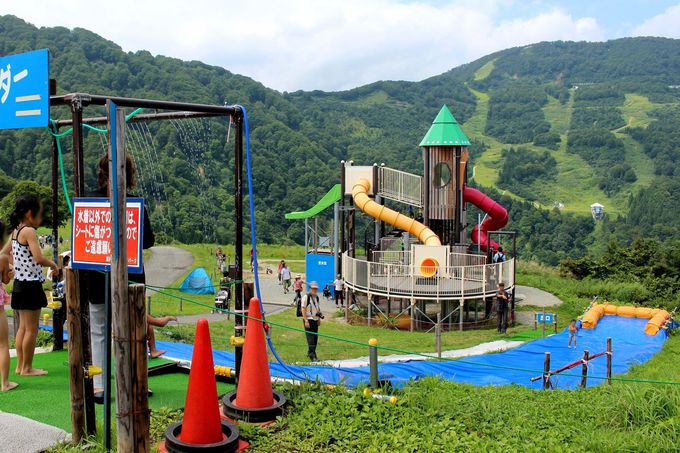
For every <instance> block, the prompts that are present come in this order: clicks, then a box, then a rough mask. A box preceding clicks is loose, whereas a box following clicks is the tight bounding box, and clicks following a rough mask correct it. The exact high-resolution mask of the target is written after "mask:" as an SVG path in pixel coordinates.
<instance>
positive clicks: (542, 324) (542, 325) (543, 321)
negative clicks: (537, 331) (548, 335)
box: [541, 308, 545, 337]
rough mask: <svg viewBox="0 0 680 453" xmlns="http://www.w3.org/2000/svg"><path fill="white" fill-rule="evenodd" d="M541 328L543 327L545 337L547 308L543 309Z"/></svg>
mask: <svg viewBox="0 0 680 453" xmlns="http://www.w3.org/2000/svg"><path fill="white" fill-rule="evenodd" d="M541 329H542V332H543V333H542V336H544V337H545V308H544V309H543V318H541Z"/></svg>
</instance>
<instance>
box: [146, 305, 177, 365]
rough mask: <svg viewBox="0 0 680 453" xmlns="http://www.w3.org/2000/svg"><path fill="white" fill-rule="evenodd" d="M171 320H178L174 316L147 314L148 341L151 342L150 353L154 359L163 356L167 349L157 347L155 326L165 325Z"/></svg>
mask: <svg viewBox="0 0 680 453" xmlns="http://www.w3.org/2000/svg"><path fill="white" fill-rule="evenodd" d="M170 321H177V318H176V317H174V316H165V317H163V318H154V317H153V316H151V315H146V323H147V341H148V343H149V355H150V356H151V358H152V359H155V358H157V357H160V356H162V355H163V354H165V353H166V352H167V351H163V350H158V349H156V336H155V334H154V332H153V326H156V327H165V326H167V325H168V323H169V322H170Z"/></svg>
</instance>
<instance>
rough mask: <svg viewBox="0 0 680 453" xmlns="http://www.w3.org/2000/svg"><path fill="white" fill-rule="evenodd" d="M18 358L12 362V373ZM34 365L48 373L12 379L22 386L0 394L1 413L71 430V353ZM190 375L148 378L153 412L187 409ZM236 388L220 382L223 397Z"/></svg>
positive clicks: (38, 357)
mask: <svg viewBox="0 0 680 453" xmlns="http://www.w3.org/2000/svg"><path fill="white" fill-rule="evenodd" d="M162 362H164V361H163V360H158V361H154V360H151V361H150V362H149V364H150V366H154V365H155V364H160V363H162ZM14 364H15V359H12V363H11V369H12V370H13V369H14V368H13V367H14ZM34 364H35V366H36V367H37V368H43V369H45V370H47V371H49V374H48V375H47V376H41V377H23V376H14V373H11V377H10V379H11V380H13V381H15V382H17V383H19V387H18V388H16V389H15V390H12V391H11V392H7V393H0V410H2V411H6V412H11V413H14V414H18V415H23V416H24V417H28V418H30V419H33V420H37V421H39V422H43V423H46V424H48V425H52V426H56V427H58V428H62V429H64V430H66V431H70V430H71V419H70V415H69V414H70V408H71V402H70V397H69V378H68V353H67V352H66V351H58V352H51V353H46V354H38V355H36V356H35V360H34ZM188 379H189V376H188V375H186V374H183V373H175V374H169V375H165V376H155V377H151V378H149V388H151V389H152V390H153V391H154V396H153V397H151V398H149V407H150V408H151V409H152V410H158V409H160V408H163V407H165V408H171V409H178V408H181V407H184V400H185V398H186V388H187V384H188V382H189V380H188ZM232 388H233V386H231V385H228V384H222V383H218V391H219V393H220V394H224V393H227V392H229V391H230V390H231V389H232ZM101 408H102V406H97V416H98V417H101V416H102V415H101V414H102V410H101Z"/></svg>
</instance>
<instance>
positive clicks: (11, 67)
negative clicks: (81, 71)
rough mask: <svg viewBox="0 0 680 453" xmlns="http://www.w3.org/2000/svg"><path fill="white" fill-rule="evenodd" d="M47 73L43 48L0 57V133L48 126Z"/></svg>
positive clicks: (47, 59) (47, 54)
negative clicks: (6, 130) (5, 130)
mask: <svg viewBox="0 0 680 453" xmlns="http://www.w3.org/2000/svg"><path fill="white" fill-rule="evenodd" d="M49 74H50V66H49V52H48V51H47V49H42V50H35V51H33V52H26V53H20V54H17V55H10V56H8V57H2V58H0V130H2V129H23V128H27V127H46V126H47V125H48V123H49V120H50V75H49Z"/></svg>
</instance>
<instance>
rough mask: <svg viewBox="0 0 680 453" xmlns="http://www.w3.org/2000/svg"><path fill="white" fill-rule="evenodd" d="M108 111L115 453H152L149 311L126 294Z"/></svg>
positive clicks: (115, 112)
mask: <svg viewBox="0 0 680 453" xmlns="http://www.w3.org/2000/svg"><path fill="white" fill-rule="evenodd" d="M107 109H108V115H109V124H110V131H111V133H110V138H109V157H110V163H109V174H110V179H109V187H110V188H111V217H112V226H113V228H112V231H111V236H112V240H113V247H112V248H113V253H112V255H111V306H112V308H113V313H112V314H113V346H114V347H113V351H114V357H115V364H116V367H115V368H116V418H117V434H118V442H117V445H118V450H117V451H118V452H119V453H128V452H129V453H133V452H134V453H146V452H148V451H149V425H148V423H149V420H148V418H149V412H148V401H147V398H148V395H147V385H148V384H147V372H146V366H147V359H146V310H145V305H144V287H143V286H138V285H135V286H133V287H132V288H130V289H129V290H128V268H127V228H126V225H127V222H126V217H127V216H126V188H127V184H126V172H125V115H124V112H123V111H122V110H119V109H117V107H116V104H115V103H113V102H112V101H110V100H109V101H108V102H107ZM114 182H115V183H114ZM128 291H130V294H131V295H132V297H130V294H129V293H128ZM69 333H71V332H70V331H69Z"/></svg>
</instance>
